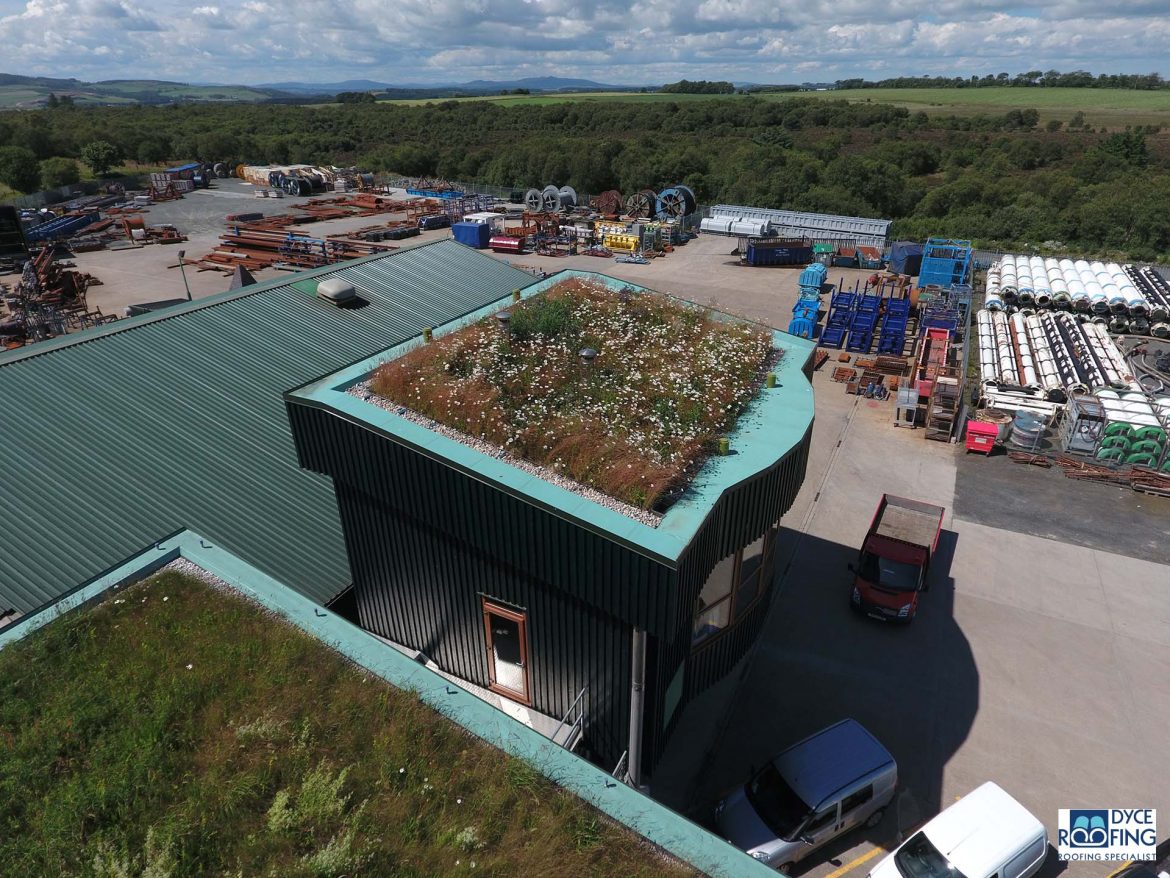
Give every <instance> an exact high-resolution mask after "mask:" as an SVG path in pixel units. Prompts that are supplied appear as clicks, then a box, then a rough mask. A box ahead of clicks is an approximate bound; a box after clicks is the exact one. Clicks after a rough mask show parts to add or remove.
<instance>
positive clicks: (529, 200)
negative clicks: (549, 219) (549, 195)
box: [524, 189, 544, 213]
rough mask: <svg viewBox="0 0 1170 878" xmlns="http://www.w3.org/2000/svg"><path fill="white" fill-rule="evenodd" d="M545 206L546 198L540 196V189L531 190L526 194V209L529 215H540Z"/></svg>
mask: <svg viewBox="0 0 1170 878" xmlns="http://www.w3.org/2000/svg"><path fill="white" fill-rule="evenodd" d="M543 205H544V197H543V196H542V195H541V194H540V190H539V189H529V190H528V191H527V192H525V193H524V207H526V208H527V209H528V212H529V213H540V211H541V210H542V209H543Z"/></svg>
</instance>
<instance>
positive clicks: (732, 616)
mask: <svg viewBox="0 0 1170 878" xmlns="http://www.w3.org/2000/svg"><path fill="white" fill-rule="evenodd" d="M769 535H770V538H769ZM778 535H779V526H778V525H772V526H770V527H769V528H768V529H767V530H766V531H764V533H763V538H764V545H763V547H762V548H763V551H762V552H761V553H760V566H759V568H758V569H757V570H756V572H755V573H754V574H753V575H754V576H756V577H762V576H763V572H764V571H765V570H766V569H767V568H768V565H769V563H770V562H771V561H772V557H773V554H774V551H775V548H776V537H777V536H778ZM752 542H755V540H753V541H752ZM746 548H747V546H741V547H740V548H739V549H738V550H736V553H735V566H734V570H733V571H732V574H731V581H732V586H731V592H730V593H729V594H728V595H726V596H724V597H722V598H720V599H719V600H717V601H715V602H714V603H713V604H708V605H707V606H705V607H703V609H701V610H697V611H696V612H695V613H694V615H692V616H691V626H692V633H691V636H692V638H693V637H694V622H695V619H697V618H698V617H699V615H700V614H702V613H706V612H708V611H710V610H711V609H712V608H714V607H718V606H720V605H721V604H723V603H724V602H725V601H731V609H730V611H729V612H728V615H727V624H726V625H724V626H723V628H721V629H720V630H719V631H718V632H716V633H714V634H709V635H707V636H706V637H704V638H703V639H702V640H700V641H699V642H698V643H695V642H693V640H692V642H691V652H692V654H693V653H696V652H699V651H700V650H703V649H706V648H707V645H708V644H710V643H714V642H715V641H716V640H718V639H719V638H720V637H722V636H723V635H724V634H726V633H727V632H728V631H730V630H732V629H733V628H735V625H736V623H737V622H738V621H739V620H740V619H741V618H742V617H743V614H744V613H746V612H747V611H748V610H750V609H751V608H752V607H754V606H755V605H756V604H757V603H758V602H759V600H760V599H761V598H762V597H763V596H764V595H765V594H766V593H767V591H768V589H767V588H764V587H763V584H762V583H757V585H756V594H755V597H753V598H752V599H751V600H750V601H748V602H747V604H745V605H744V606H742V607H739V606H736V598H737V597H738V596H739V592H740V589H742V588H743V581H742V579H741V574H742V572H743V552H744V549H746ZM720 563H722V562H720ZM775 577H776V571H775V568H773V570H772V577H771V578H770V579H769V581H768V587H771V585H772V580H773V579H775Z"/></svg>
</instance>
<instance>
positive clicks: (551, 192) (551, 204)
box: [540, 183, 561, 213]
mask: <svg viewBox="0 0 1170 878" xmlns="http://www.w3.org/2000/svg"><path fill="white" fill-rule="evenodd" d="M540 204H541V210H542V211H543V212H545V213H554V212H555V211H557V210H559V209H560V206H561V190H560V189H558V188H557V187H556V186H554V185H552V184H551V183H550V184H549V185H548V186H545V187H544V189H542V190H541V192H540Z"/></svg>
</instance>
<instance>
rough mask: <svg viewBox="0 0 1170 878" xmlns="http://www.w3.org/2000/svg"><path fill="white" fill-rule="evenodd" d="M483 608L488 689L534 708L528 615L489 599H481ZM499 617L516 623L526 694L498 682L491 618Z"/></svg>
mask: <svg viewBox="0 0 1170 878" xmlns="http://www.w3.org/2000/svg"><path fill="white" fill-rule="evenodd" d="M480 604H481V605H482V608H483V636H484V655H485V657H486V658H487V668H488V689H489V690H490V691H492V692H495V693H496V694H497V695H503V696H504V697H505V698H507V699H509V700H510V701H515V702H518V703H520V704H523V705H525V706H527V707H531V706H532V670H531V668H530V667H529V665H528V613H527V612H526V611H524V610H511V609H508V608H507V607H505V606H502V605H501V604H498V603H496V602H495V601H493V600H491V599H490V598H487V597H482V596H481V597H480ZM493 615H495V616H499V617H500V618H502V619H508V620H509V621H512V622H515V623H516V627H517V629H518V632H519V638H520V667H521V668H523V670H524V692H523V693H521V692H517V691H516V690H515V689H509V688H508V687H507V686H503V685H501V684H499V683H497V682H496V659H495V656H494V655H493V654H492V623H491V617H492V616H493Z"/></svg>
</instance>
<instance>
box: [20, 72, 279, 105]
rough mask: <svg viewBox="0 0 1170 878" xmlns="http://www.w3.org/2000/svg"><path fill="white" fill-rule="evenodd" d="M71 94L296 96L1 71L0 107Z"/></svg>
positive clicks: (76, 97) (198, 98)
mask: <svg viewBox="0 0 1170 878" xmlns="http://www.w3.org/2000/svg"><path fill="white" fill-rule="evenodd" d="M50 94H55V95H56V96H57V97H59V98H60V97H70V98H72V99H73V102H74V103H75V104H79V105H80V104H84V105H90V106H93V105H114V104H171V103H178V102H183V101H195V102H241V101H243V102H251V103H259V102H262V101H275V100H287V99H290V98H292V97H293V96H292V95H290V94H289V93H287V92H282V91H279V90H277V89H267V88H255V87H252V86H246V85H189V84H187V83H184V82H169V81H166V80H160V79H109V80H105V81H103V82H84V81H83V80H80V79H54V78H51V77H47V76H19V75H16V74H12V73H0V109H34V108H36V107H43V106H45V104H46V103H47V102H48V100H49V95H50Z"/></svg>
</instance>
